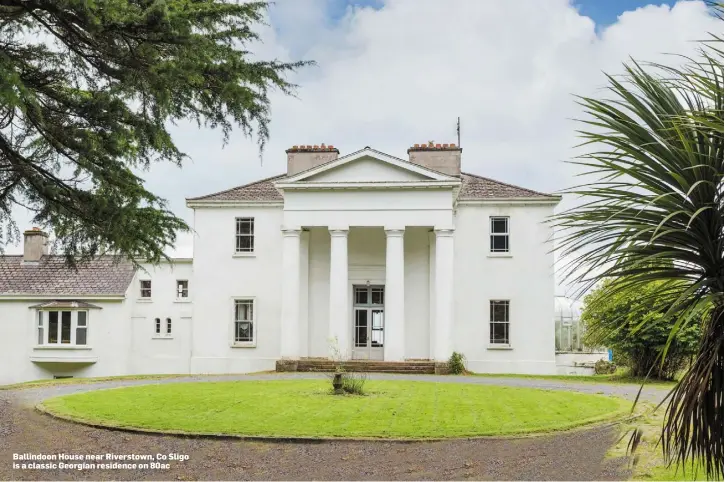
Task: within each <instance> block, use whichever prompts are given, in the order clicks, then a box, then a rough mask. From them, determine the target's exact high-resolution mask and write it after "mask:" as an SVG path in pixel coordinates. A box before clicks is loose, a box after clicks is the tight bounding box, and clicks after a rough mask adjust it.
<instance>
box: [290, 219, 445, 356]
mask: <svg viewBox="0 0 725 482" xmlns="http://www.w3.org/2000/svg"><path fill="white" fill-rule="evenodd" d="M310 230H315V231H316V232H317V236H315V239H319V238H320V234H324V231H327V236H328V240H329V251H328V250H327V249H325V248H326V247H325V246H312V249H314V250H315V251H317V254H318V256H310V252H309V250H310V247H311V246H310V244H309V242H307V243H304V242H303V239H304V238H305V236H308V235H306V233H309V232H310ZM321 231H323V233H321ZM351 232H352V233H353V238H354V239H355V243H354V244H353V247H352V249H351V247H350V246H349V244H350V238H351V235H350V233H351ZM406 232H407V233H408V234H409V235H411V236H413V238H412V239H411V240H410V242H409V243H408V247H407V250H406V239H405V237H406ZM282 233H283V237H284V245H283V246H284V249H283V260H282V265H283V267H284V268H283V283H282V307H281V313H282V320H281V321H282V325H281V328H282V329H281V331H280V335H281V340H280V346H281V349H282V352H281V355H282V357H283V358H287V359H296V358H300V357H308V356H320V355H321V353H320V350H319V347H320V346H321V340H319V337H320V330H317V332H316V333H313V334H311V333H309V332H307V333H305V330H309V329H310V327H311V324H310V323H312V324H315V323H320V320H319V319H316V318H315V319H314V320H310V311H309V308H307V310H305V309H304V308H306V307H310V305H311V304H314V303H315V300H310V299H305V300H303V299H302V298H303V297H305V296H310V290H305V289H303V288H304V286H305V285H306V284H308V283H311V284H313V285H314V286H316V287H318V286H319V285H320V284H323V285H324V284H327V286H326V288H327V291H328V293H329V297H328V298H327V299H328V303H327V304H328V310H327V312H328V316H327V320H324V321H326V328H327V329H326V330H325V333H326V338H327V340H325V342H326V343H328V344H329V343H330V340H337V349H338V350H339V356H341V357H342V358H344V359H351V358H359V359H368V358H371V359H383V360H386V361H403V360H405V359H406V358H411V357H412V356H411V355H416V356H415V357H416V358H421V357H425V358H431V359H436V360H445V359H447V358H448V357H449V356H450V339H451V329H452V326H451V325H452V317H453V234H454V230H453V228H450V227H447V228H442V227H439V228H436V227H435V226H423V227H408V229H406V227H403V226H400V227H392V226H379V227H355V226H353V227H350V226H344V227H341V226H335V227H330V226H326V227H311V226H310V227H305V228H304V229H303V228H302V227H285V228H284V229H283V230H282ZM381 233H382V234H383V235H384V246H380V244H381V243H377V242H375V240H379V238H380V236H379V235H380V234H381ZM367 240H370V241H367ZM320 244H321V245H323V244H324V242H322V243H320ZM365 244H369V245H368V246H367V247H364V248H363V246H364V245H365ZM381 248H382V249H381ZM423 250H425V251H427V253H425V252H423ZM406 251H408V252H411V253H414V255H413V256H414V258H412V259H410V260H407V261H408V262H407V263H406ZM320 252H322V253H323V254H326V255H327V256H328V258H327V259H326V260H321V259H320V256H319V254H320ZM421 252H423V254H427V256H426V257H427V259H423V258H422V257H421ZM351 258H352V260H351ZM303 260H305V261H306V263H308V264H307V266H303V262H302V261H303ZM381 260H384V264H383V265H382V266H381V264H380V263H379V261H381ZM325 261H326V263H325ZM422 261H423V262H422ZM309 263H316V264H317V265H316V266H314V267H312V266H310V264H309ZM325 264H327V265H328V266H329V275H328V276H327V280H324V279H319V278H324V277H322V276H315V275H314V273H318V274H319V273H320V269H321V268H323V269H324V265H325ZM406 265H407V270H406ZM413 265H415V266H413ZM351 268H352V269H351ZM421 268H423V269H425V270H426V271H427V272H426V273H424V274H425V276H416V273H415V271H416V270H418V271H420V270H421ZM406 271H408V273H407V275H408V276H407V278H409V279H412V280H413V282H412V283H411V286H409V287H407V289H406ZM303 273H311V274H312V276H308V277H306V278H305V277H304V276H303ZM422 278H425V279H422ZM325 281H327V283H325ZM320 282H322V283H320ZM370 286H374V287H375V288H376V290H377V291H376V292H375V296H374V297H373V294H372V291H370V292H368V291H367V289H363V288H368V287H370ZM406 294H407V296H406ZM317 301H318V305H319V300H317ZM406 301H407V303H406ZM420 304H426V305H427V306H426V307H425V308H426V309H425V310H420V309H419V308H420V307H417V308H418V309H416V306H415V305H420ZM407 305H411V312H410V313H409V314H408V316H407V317H406V307H407ZM318 307H319V306H318ZM421 311H422V312H425V313H427V319H425V320H420V319H419V316H418V315H419V314H420V313H421ZM381 321H382V326H380V325H381ZM422 324H425V326H422ZM373 331H375V336H374V337H373ZM407 331H414V332H415V333H407ZM421 332H422V333H421ZM422 334H423V335H425V337H426V338H427V339H426V340H422V341H423V342H424V343H425V345H426V346H425V347H424V349H421V348H417V349H416V348H413V347H406V340H408V339H410V340H413V339H417V340H419V342H418V345H419V346H420V344H421V343H420V337H421V335H422ZM311 335H312V336H313V337H317V339H316V340H312V343H305V341H306V340H308V339H309V337H310V336H311ZM373 342H374V345H375V346H374V347H372V345H371V344H372V343H373ZM311 345H315V346H316V347H317V350H314V349H310V347H311ZM381 345H382V346H381ZM365 347H368V348H371V347H372V348H373V350H368V351H366V350H364V349H363V348H365ZM374 348H382V350H379V351H375V350H374ZM406 348H408V349H406ZM366 353H368V355H366ZM370 353H372V355H369V354H370ZM328 355H330V354H328Z"/></svg>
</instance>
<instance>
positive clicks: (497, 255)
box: [486, 253, 513, 258]
mask: <svg viewBox="0 0 725 482" xmlns="http://www.w3.org/2000/svg"><path fill="white" fill-rule="evenodd" d="M486 257H487V258H513V255H512V254H511V253H488V254H487V255H486Z"/></svg>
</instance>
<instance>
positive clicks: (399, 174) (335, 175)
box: [304, 157, 433, 182]
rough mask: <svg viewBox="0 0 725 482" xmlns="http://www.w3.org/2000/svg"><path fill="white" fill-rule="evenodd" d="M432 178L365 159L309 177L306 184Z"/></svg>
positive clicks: (422, 179) (425, 179)
mask: <svg viewBox="0 0 725 482" xmlns="http://www.w3.org/2000/svg"><path fill="white" fill-rule="evenodd" d="M432 180H433V179H432V178H431V177H430V176H426V175H423V174H420V173H418V172H413V171H411V170H408V169H403V168H401V167H398V166H395V165H392V164H389V163H387V162H383V161H380V160H378V159H375V158H373V157H363V158H360V159H356V160H354V161H351V162H348V163H346V164H342V165H339V166H335V167H332V168H331V169H328V170H326V171H323V172H320V173H317V174H314V175H312V176H309V177H308V178H306V179H305V180H304V182H406V181H432Z"/></svg>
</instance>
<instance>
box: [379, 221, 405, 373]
mask: <svg viewBox="0 0 725 482" xmlns="http://www.w3.org/2000/svg"><path fill="white" fill-rule="evenodd" d="M404 234H405V229H404V228H403V229H386V230H385V237H386V239H387V243H386V249H385V318H384V319H385V321H384V323H385V325H384V328H385V331H384V337H385V338H384V340H383V344H384V349H383V357H384V359H385V360H386V361H402V360H403V359H404V358H405V248H404V242H403V241H404V240H403V235H404Z"/></svg>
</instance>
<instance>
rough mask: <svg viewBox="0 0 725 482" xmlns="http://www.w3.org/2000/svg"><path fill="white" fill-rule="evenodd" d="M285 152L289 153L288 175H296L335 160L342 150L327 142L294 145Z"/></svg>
mask: <svg viewBox="0 0 725 482" xmlns="http://www.w3.org/2000/svg"><path fill="white" fill-rule="evenodd" d="M285 152H286V153H287V175H288V176H294V175H295V174H298V173H300V172H302V171H306V170H307V169H312V168H313V167H316V166H319V165H320V164H325V163H327V162H330V161H334V160H335V159H337V156H338V155H340V151H338V150H337V149H336V148H335V146H329V145H325V144H320V145H314V146H310V145H300V146H292V147H291V148H289V149H287V150H286V151H285Z"/></svg>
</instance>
